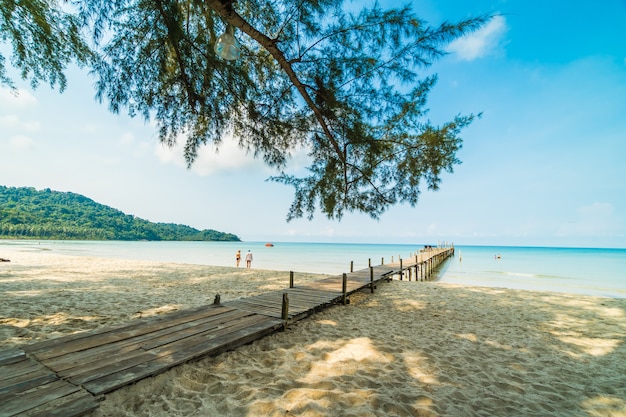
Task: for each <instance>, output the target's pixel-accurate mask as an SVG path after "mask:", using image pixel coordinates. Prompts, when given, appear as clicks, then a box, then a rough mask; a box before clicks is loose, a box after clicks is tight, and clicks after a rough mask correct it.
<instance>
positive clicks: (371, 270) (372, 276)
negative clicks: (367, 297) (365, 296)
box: [370, 265, 374, 294]
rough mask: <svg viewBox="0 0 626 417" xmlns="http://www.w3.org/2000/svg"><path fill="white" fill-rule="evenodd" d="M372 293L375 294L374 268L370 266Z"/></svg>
mask: <svg viewBox="0 0 626 417" xmlns="http://www.w3.org/2000/svg"><path fill="white" fill-rule="evenodd" d="M370 292H371V293H372V294H374V267H373V266H371V265H370Z"/></svg>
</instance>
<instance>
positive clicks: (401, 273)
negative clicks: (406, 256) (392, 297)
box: [398, 257, 404, 281]
mask: <svg viewBox="0 0 626 417" xmlns="http://www.w3.org/2000/svg"><path fill="white" fill-rule="evenodd" d="M398 258H399V259H400V281H402V276H403V275H404V273H403V272H402V258H400V257H398Z"/></svg>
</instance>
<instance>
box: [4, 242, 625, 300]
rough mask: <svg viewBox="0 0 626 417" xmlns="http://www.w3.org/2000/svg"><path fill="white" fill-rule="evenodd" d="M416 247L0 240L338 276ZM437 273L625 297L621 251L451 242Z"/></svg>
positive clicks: (55, 249)
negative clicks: (242, 257)
mask: <svg viewBox="0 0 626 417" xmlns="http://www.w3.org/2000/svg"><path fill="white" fill-rule="evenodd" d="M423 246H424V245H423V244H415V245H406V244H402V245H391V244H380V245H379V244H346V243H291V242H290V243H280V242H278V243H274V246H273V247H266V246H265V242H121V241H97V242H94V241H27V240H0V257H6V256H3V247H11V249H13V250H20V251H22V250H23V251H46V252H50V253H56V254H64V255H74V256H97V257H109V258H122V259H140V260H151V261H160V262H179V263H191V264H201V265H220V266H235V253H236V252H237V250H241V252H242V254H245V252H247V251H248V250H250V251H252V253H253V256H254V261H253V264H252V266H253V268H259V269H275V270H282V271H295V272H319V273H326V274H341V273H343V272H349V271H350V264H351V262H352V263H353V267H354V270H359V269H363V268H367V265H368V262H369V260H370V259H371V262H372V265H378V264H380V263H381V261H384V262H390V261H392V259H393V260H395V261H397V260H398V258H400V257H401V258H403V259H409V258H411V257H412V256H414V254H415V253H417V252H418V251H419V249H421V248H423ZM455 252H456V253H455V256H454V257H453V258H450V259H449V260H448V261H446V262H445V263H444V264H443V265H442V266H441V268H440V269H439V270H438V271H437V274H436V279H437V280H439V281H441V282H447V283H456V284H465V285H479V286H488V287H503V288H515V289H530V290H545V291H558V292H568V293H576V294H586V295H602V296H609V297H620V298H626V249H593V248H590V249H584V248H552V247H510V246H501V247H498V246H457V247H456V251H455Z"/></svg>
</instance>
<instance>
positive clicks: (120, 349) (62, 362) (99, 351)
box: [34, 307, 238, 372]
mask: <svg viewBox="0 0 626 417" xmlns="http://www.w3.org/2000/svg"><path fill="white" fill-rule="evenodd" d="M216 311H219V312H220V314H215V312H213V313H212V314H211V315H209V316H207V317H203V318H201V319H199V318H197V317H196V316H194V318H195V321H183V322H182V323H181V322H180V320H181V318H177V319H176V320H174V322H173V323H170V322H167V321H163V322H161V323H160V325H161V327H159V328H155V327H151V328H150V329H148V330H151V331H148V332H138V333H136V332H132V334H127V337H126V338H123V339H122V338H120V339H119V340H111V338H110V336H109V335H107V334H105V335H104V336H103V338H102V339H97V338H96V339H91V340H90V341H89V344H90V345H93V346H92V347H90V348H86V349H83V350H80V351H70V352H67V353H65V354H63V355H58V354H56V353H54V354H47V352H39V353H37V354H35V355H34V356H35V357H37V359H39V360H41V361H42V362H43V363H44V364H45V365H46V366H48V367H50V368H52V369H54V370H55V371H57V372H58V371H62V370H66V369H70V368H72V367H74V366H79V365H80V363H84V362H88V361H93V360H99V359H100V358H101V357H102V356H104V355H110V354H114V353H124V352H131V351H133V350H136V349H137V348H138V347H139V344H141V343H143V342H145V341H148V340H151V339H153V338H157V337H160V336H163V335H167V334H171V333H174V332H176V331H178V330H181V329H185V328H189V327H193V326H195V325H197V324H201V323H204V322H211V321H215V320H222V318H223V317H226V316H228V315H236V314H238V313H237V311H234V310H232V309H230V308H226V307H224V308H221V309H219V310H216ZM98 342H99V343H98Z"/></svg>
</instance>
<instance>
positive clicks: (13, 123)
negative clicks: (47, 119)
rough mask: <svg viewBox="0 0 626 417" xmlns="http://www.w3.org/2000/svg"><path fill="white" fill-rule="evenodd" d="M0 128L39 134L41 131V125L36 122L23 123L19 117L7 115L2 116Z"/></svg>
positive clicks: (0, 117)
mask: <svg viewBox="0 0 626 417" xmlns="http://www.w3.org/2000/svg"><path fill="white" fill-rule="evenodd" d="M0 128H2V129H13V130H23V131H26V132H38V131H39V130H41V123H39V122H34V121H30V122H23V121H21V120H20V118H19V117H18V116H17V115H15V114H7V115H5V116H0Z"/></svg>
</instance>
